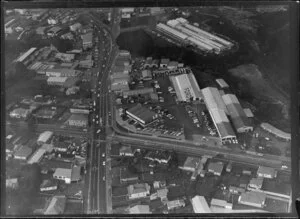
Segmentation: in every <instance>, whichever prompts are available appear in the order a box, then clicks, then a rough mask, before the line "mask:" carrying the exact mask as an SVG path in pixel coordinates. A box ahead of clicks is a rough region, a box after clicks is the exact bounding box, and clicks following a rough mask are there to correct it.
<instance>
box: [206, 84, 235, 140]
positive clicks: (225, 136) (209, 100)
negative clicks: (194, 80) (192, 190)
mask: <svg viewBox="0 0 300 219" xmlns="http://www.w3.org/2000/svg"><path fill="white" fill-rule="evenodd" d="M202 94H203V98H204V102H205V105H206V107H207V109H208V112H209V114H210V116H211V118H212V120H213V122H214V125H215V127H216V129H217V132H218V134H219V137H220V139H221V141H222V143H226V142H230V143H231V142H232V141H233V140H236V134H235V132H234V131H233V129H232V127H231V124H230V121H229V119H228V117H227V115H226V113H228V111H227V108H226V106H225V103H224V102H223V99H222V97H221V95H220V93H219V91H218V89H217V88H214V87H206V88H204V89H202Z"/></svg>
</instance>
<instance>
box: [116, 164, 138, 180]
mask: <svg viewBox="0 0 300 219" xmlns="http://www.w3.org/2000/svg"><path fill="white" fill-rule="evenodd" d="M138 180H139V176H138V175H137V174H134V173H131V172H130V171H129V170H128V168H127V167H123V168H120V181H121V183H125V182H132V181H138Z"/></svg>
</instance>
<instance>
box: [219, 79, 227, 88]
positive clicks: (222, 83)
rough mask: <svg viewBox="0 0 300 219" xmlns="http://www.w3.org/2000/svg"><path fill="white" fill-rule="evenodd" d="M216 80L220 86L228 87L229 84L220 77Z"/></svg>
mask: <svg viewBox="0 0 300 219" xmlns="http://www.w3.org/2000/svg"><path fill="white" fill-rule="evenodd" d="M216 82H217V83H218V84H219V86H220V87H221V88H226V87H229V85H228V84H227V83H226V82H225V81H224V79H222V78H218V79H216Z"/></svg>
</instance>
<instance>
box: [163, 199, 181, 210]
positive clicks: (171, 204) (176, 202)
mask: <svg viewBox="0 0 300 219" xmlns="http://www.w3.org/2000/svg"><path fill="white" fill-rule="evenodd" d="M167 207H168V210H172V209H176V208H180V207H185V202H184V200H183V199H176V200H173V201H168V202H167Z"/></svg>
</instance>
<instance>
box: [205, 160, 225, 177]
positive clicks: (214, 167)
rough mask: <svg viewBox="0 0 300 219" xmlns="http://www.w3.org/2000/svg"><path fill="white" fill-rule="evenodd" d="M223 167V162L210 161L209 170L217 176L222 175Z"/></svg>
mask: <svg viewBox="0 0 300 219" xmlns="http://www.w3.org/2000/svg"><path fill="white" fill-rule="evenodd" d="M223 167H224V165H223V163H221V162H217V163H213V162H211V163H209V165H208V168H207V170H208V172H210V173H213V174H214V175H216V176H221V174H222V171H223Z"/></svg>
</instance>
